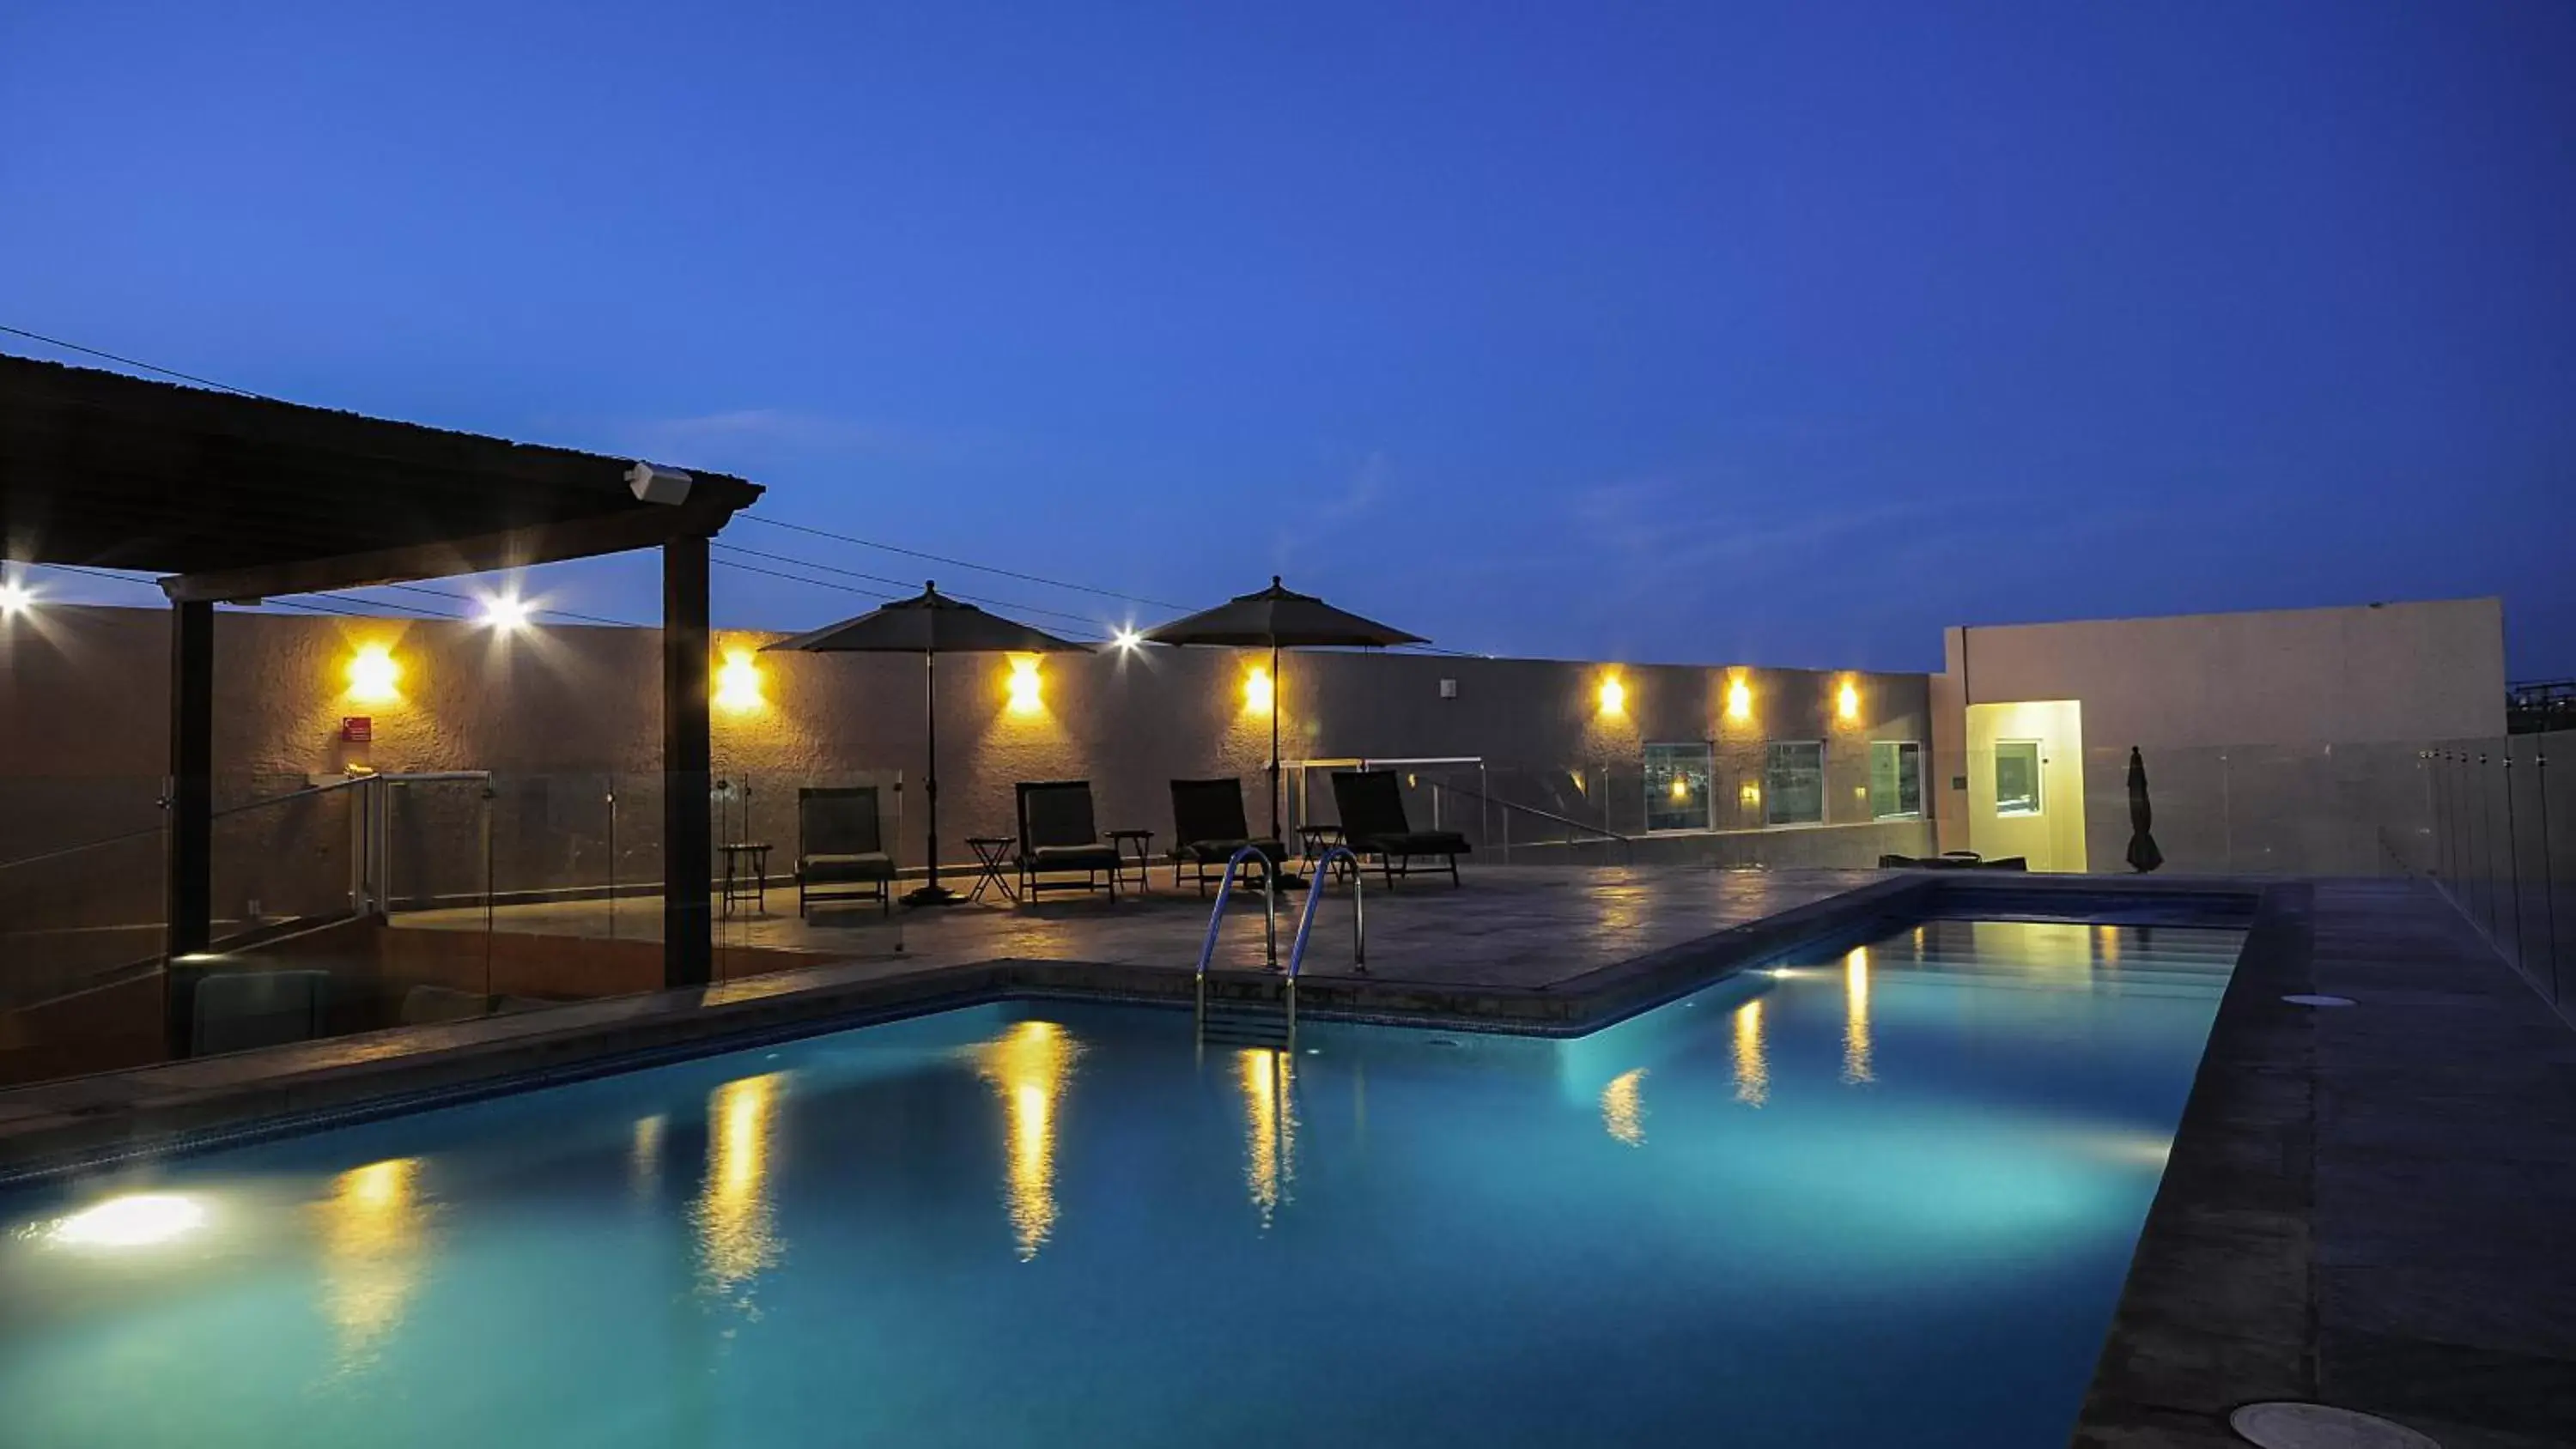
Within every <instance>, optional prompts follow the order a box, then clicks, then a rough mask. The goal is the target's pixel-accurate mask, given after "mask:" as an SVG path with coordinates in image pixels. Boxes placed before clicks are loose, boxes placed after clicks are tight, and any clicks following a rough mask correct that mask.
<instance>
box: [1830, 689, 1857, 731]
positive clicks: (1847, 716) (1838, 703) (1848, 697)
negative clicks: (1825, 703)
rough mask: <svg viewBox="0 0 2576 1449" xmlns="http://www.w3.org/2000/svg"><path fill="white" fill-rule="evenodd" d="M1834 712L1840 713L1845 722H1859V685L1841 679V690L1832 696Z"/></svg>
mask: <svg viewBox="0 0 2576 1449" xmlns="http://www.w3.org/2000/svg"><path fill="white" fill-rule="evenodd" d="M1834 713H1836V714H1838V715H1841V716H1842V720H1843V723H1845V724H1858V723H1860V686H1859V685H1856V684H1854V683H1852V682H1851V681H1850V680H1848V679H1846V680H1844V681H1843V687H1842V690H1841V692H1840V693H1838V694H1836V695H1835V696H1834Z"/></svg>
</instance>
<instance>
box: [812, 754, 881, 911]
mask: <svg viewBox="0 0 2576 1449" xmlns="http://www.w3.org/2000/svg"><path fill="white" fill-rule="evenodd" d="M848 887H856V889H847V888H848ZM829 900H862V901H863V900H873V901H875V902H876V903H877V908H878V910H879V911H880V912H881V913H883V914H887V915H891V914H893V912H894V858H893V857H892V856H890V855H887V854H886V852H885V838H884V836H883V834H882V833H881V832H880V830H879V827H878V824H877V787H876V786H874V785H835V786H828V787H825V788H821V789H802V790H798V791H797V792H796V916H797V919H799V920H803V919H804V918H805V916H806V913H807V911H808V909H809V908H810V903H812V902H814V901H829Z"/></svg>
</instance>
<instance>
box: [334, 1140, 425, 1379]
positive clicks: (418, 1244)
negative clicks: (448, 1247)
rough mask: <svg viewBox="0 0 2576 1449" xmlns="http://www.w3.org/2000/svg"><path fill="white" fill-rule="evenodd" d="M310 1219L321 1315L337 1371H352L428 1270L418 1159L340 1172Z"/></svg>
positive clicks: (390, 1325)
mask: <svg viewBox="0 0 2576 1449" xmlns="http://www.w3.org/2000/svg"><path fill="white" fill-rule="evenodd" d="M313 1213H314V1218H315V1220H316V1224H317V1226H318V1227H319V1229H320V1232H321V1236H322V1264H323V1267H322V1286H323V1294H322V1307H323V1313H324V1316H325V1317H327V1318H329V1319H330V1320H331V1324H332V1327H333V1328H334V1329H336V1330H337V1331H338V1335H339V1352H340V1365H341V1367H342V1368H352V1367H356V1366H358V1365H360V1364H362V1363H364V1362H366V1361H367V1360H368V1358H369V1357H370V1356H371V1354H372V1353H373V1351H374V1350H375V1348H376V1346H377V1345H378V1344H379V1343H381V1342H382V1341H383V1339H384V1338H385V1336H386V1335H387V1334H389V1333H391V1332H392V1331H393V1330H394V1329H395V1328H396V1327H397V1326H398V1325H399V1324H400V1323H401V1322H402V1316H403V1309H404V1307H405V1306H406V1305H408V1304H409V1303H410V1302H411V1299H412V1295H413V1294H414V1293H416V1292H418V1291H419V1289H420V1285H421V1280H422V1278H423V1277H424V1276H425V1275H426V1274H427V1272H428V1269H429V1257H430V1246H431V1245H430V1241H429V1221H430V1218H429V1209H428V1208H427V1206H425V1205H424V1204H423V1203H422V1202H421V1200H420V1159H418V1158H416V1157H397V1158H390V1159H388V1160H386V1161H383V1162H371V1163H369V1164H367V1165H366V1166H364V1167H355V1168H351V1169H350V1170H349V1171H347V1172H344V1173H341V1174H340V1175H339V1176H338V1177H336V1178H334V1179H332V1182H331V1191H330V1194H329V1195H328V1196H326V1197H324V1198H323V1199H322V1200H321V1201H320V1202H318V1203H316V1204H314V1207H313Z"/></svg>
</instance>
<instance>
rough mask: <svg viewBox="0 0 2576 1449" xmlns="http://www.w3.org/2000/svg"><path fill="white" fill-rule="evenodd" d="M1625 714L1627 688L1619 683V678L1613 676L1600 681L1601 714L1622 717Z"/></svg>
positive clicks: (1626, 709) (1626, 710) (1626, 708)
mask: <svg viewBox="0 0 2576 1449" xmlns="http://www.w3.org/2000/svg"><path fill="white" fill-rule="evenodd" d="M1627 712H1628V686H1626V685H1624V684H1622V683H1620V682H1619V676H1618V675H1615V674H1613V675H1610V676H1608V677H1607V678H1605V679H1603V680H1602V681H1601V713H1602V714H1604V715H1622V714H1626V713H1627Z"/></svg>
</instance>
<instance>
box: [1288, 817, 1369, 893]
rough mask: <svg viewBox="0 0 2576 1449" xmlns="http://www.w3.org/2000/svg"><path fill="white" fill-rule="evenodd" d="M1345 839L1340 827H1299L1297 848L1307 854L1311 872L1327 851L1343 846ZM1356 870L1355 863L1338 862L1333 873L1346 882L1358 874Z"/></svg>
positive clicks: (1306, 858) (1308, 866)
mask: <svg viewBox="0 0 2576 1449" xmlns="http://www.w3.org/2000/svg"><path fill="white" fill-rule="evenodd" d="M1345 839H1347V837H1345V836H1344V835H1343V834H1342V827H1340V826H1338V825H1300V826H1298V827H1297V848H1298V849H1299V850H1301V851H1303V852H1304V853H1305V860H1306V865H1307V868H1308V869H1309V870H1311V869H1313V868H1314V863H1315V862H1316V861H1319V860H1321V859H1323V858H1324V852H1325V851H1328V850H1330V849H1332V848H1333V847H1334V846H1336V845H1340V844H1342V843H1343V842H1344V840H1345ZM1356 869H1357V868H1356V867H1355V866H1354V865H1353V863H1352V862H1350V861H1347V860H1337V861H1334V862H1333V873H1334V874H1336V875H1338V876H1340V877H1341V878H1342V879H1344V880H1348V879H1350V878H1351V876H1352V875H1353V874H1355V873H1356Z"/></svg>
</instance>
